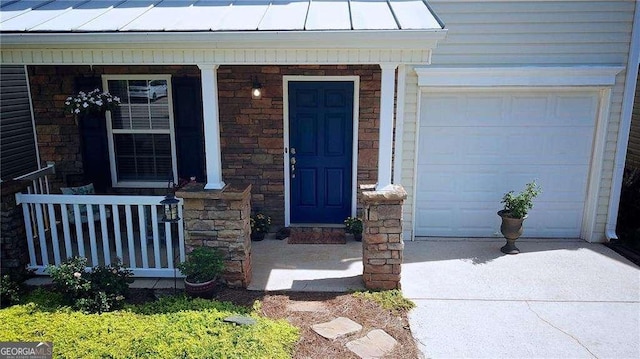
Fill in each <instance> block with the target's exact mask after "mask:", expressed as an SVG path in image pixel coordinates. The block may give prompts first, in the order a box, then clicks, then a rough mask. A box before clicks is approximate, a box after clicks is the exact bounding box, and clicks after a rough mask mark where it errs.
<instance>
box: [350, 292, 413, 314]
mask: <svg viewBox="0 0 640 359" xmlns="http://www.w3.org/2000/svg"><path fill="white" fill-rule="evenodd" d="M353 296H354V297H356V298H361V299H366V300H371V301H373V302H375V303H378V305H380V306H381V307H382V308H384V309H387V310H391V311H394V312H407V311H409V310H411V309H413V308H415V306H416V304H415V303H414V302H412V301H411V300H409V299H407V298H405V297H404V296H403V295H402V292H401V291H399V290H397V289H393V290H384V291H368V292H355V293H354V294H353Z"/></svg>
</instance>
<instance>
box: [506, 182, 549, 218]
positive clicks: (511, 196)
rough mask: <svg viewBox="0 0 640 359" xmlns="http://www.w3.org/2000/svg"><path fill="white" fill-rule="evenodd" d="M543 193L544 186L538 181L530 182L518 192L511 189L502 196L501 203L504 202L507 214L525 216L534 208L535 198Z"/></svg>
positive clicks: (512, 216) (518, 216)
mask: <svg viewBox="0 0 640 359" xmlns="http://www.w3.org/2000/svg"><path fill="white" fill-rule="evenodd" d="M540 193H542V188H541V187H540V186H539V185H538V184H537V183H536V181H532V182H529V183H527V184H526V185H525V188H524V190H523V191H522V192H520V193H518V194H516V193H515V191H509V192H507V193H505V195H504V197H502V201H501V202H500V203H504V209H503V210H502V211H504V213H505V215H507V216H508V217H511V218H524V217H526V216H527V213H529V211H530V210H531V209H532V208H533V200H534V199H535V198H536V197H538V195H540Z"/></svg>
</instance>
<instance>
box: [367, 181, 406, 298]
mask: <svg viewBox="0 0 640 359" xmlns="http://www.w3.org/2000/svg"><path fill="white" fill-rule="evenodd" d="M372 189H373V186H371V185H367V186H362V187H361V190H362V206H363V210H364V213H363V223H364V232H363V236H362V263H363V265H364V269H363V273H362V277H363V279H364V285H365V287H366V288H367V289H400V272H401V265H402V251H403V249H404V242H403V241H402V204H403V203H404V200H405V199H406V198H407V192H406V191H405V190H404V188H402V186H400V185H391V186H389V187H388V190H385V191H374V190H372Z"/></svg>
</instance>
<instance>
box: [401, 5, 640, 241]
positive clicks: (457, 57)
mask: <svg viewBox="0 0 640 359" xmlns="http://www.w3.org/2000/svg"><path fill="white" fill-rule="evenodd" d="M429 4H430V5H431V7H432V9H433V11H434V12H435V13H436V14H438V16H439V18H440V19H441V20H442V21H443V22H444V23H445V27H446V29H448V34H447V37H446V38H445V39H444V40H442V41H440V42H439V43H438V46H437V47H436V48H434V49H433V52H432V57H431V60H432V61H431V65H432V66H440V67H456V66H462V67H488V66H571V65H576V66H590V65H615V66H626V64H627V56H628V49H629V42H630V40H631V30H632V24H633V15H634V6H635V3H634V1H633V0H628V1H446V0H430V1H429ZM411 72H412V71H411V70H410V69H408V70H407V74H408V80H407V86H408V87H409V86H410V85H409V83H410V81H409V78H410V77H411V76H412V75H411ZM625 76H626V71H622V72H621V73H619V74H618V75H617V77H616V84H615V85H614V86H613V88H612V96H611V106H610V113H609V124H608V128H607V134H606V145H605V153H604V157H603V158H604V159H603V164H602V175H601V178H602V180H601V185H600V190H599V193H598V196H597V197H598V204H597V217H596V225H595V229H594V233H593V236H592V238H594V239H595V240H596V241H602V240H604V232H605V224H606V221H607V214H608V203H609V194H610V190H611V180H612V175H613V161H614V157H615V151H616V141H617V134H618V128H619V123H620V116H621V110H622V93H623V90H624V81H625ZM415 86H417V85H415ZM414 91H417V89H416V90H414ZM410 92H412V90H410V89H408V94H407V96H406V97H405V101H406V103H407V105H406V108H407V109H408V108H409V106H410V104H409V102H410V101H413V98H412V96H411V95H409V93H410ZM412 121H413V124H412ZM415 121H416V118H415V115H414V116H413V118H412V117H410V116H408V115H407V114H405V120H404V126H405V136H404V139H405V143H404V150H405V151H408V150H409V149H410V148H415V141H416V138H415V133H413V134H412V133H410V132H409V131H411V129H412V125H413V126H414V128H415ZM409 158H410V157H407V155H405V157H404V160H403V173H406V175H403V185H405V186H406V185H408V184H413V181H414V178H413V173H414V169H415V161H411V160H409ZM410 193H411V192H410ZM404 208H405V212H404V216H405V219H406V221H407V222H408V221H409V218H413V217H414V216H413V212H412V209H413V208H414V203H413V197H412V196H410V197H409V198H408V199H407V203H406V204H405V207H404ZM407 222H405V225H407V224H408V223H407ZM409 228H411V227H409Z"/></svg>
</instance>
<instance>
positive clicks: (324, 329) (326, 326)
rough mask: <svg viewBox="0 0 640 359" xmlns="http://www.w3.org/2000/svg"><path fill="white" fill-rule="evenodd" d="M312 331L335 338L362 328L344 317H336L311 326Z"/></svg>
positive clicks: (328, 337)
mask: <svg viewBox="0 0 640 359" xmlns="http://www.w3.org/2000/svg"><path fill="white" fill-rule="evenodd" d="M311 329H313V331H314V332H316V333H318V334H320V335H321V336H323V337H325V338H327V339H336V338H340V337H343V336H345V335H349V334H353V333H356V332H358V331H360V330H362V325H360V324H358V323H356V322H354V321H353V320H351V319H349V318H345V317H338V318H336V319H334V320H332V321H330V322H326V323H320V324H315V325H312V326H311Z"/></svg>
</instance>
